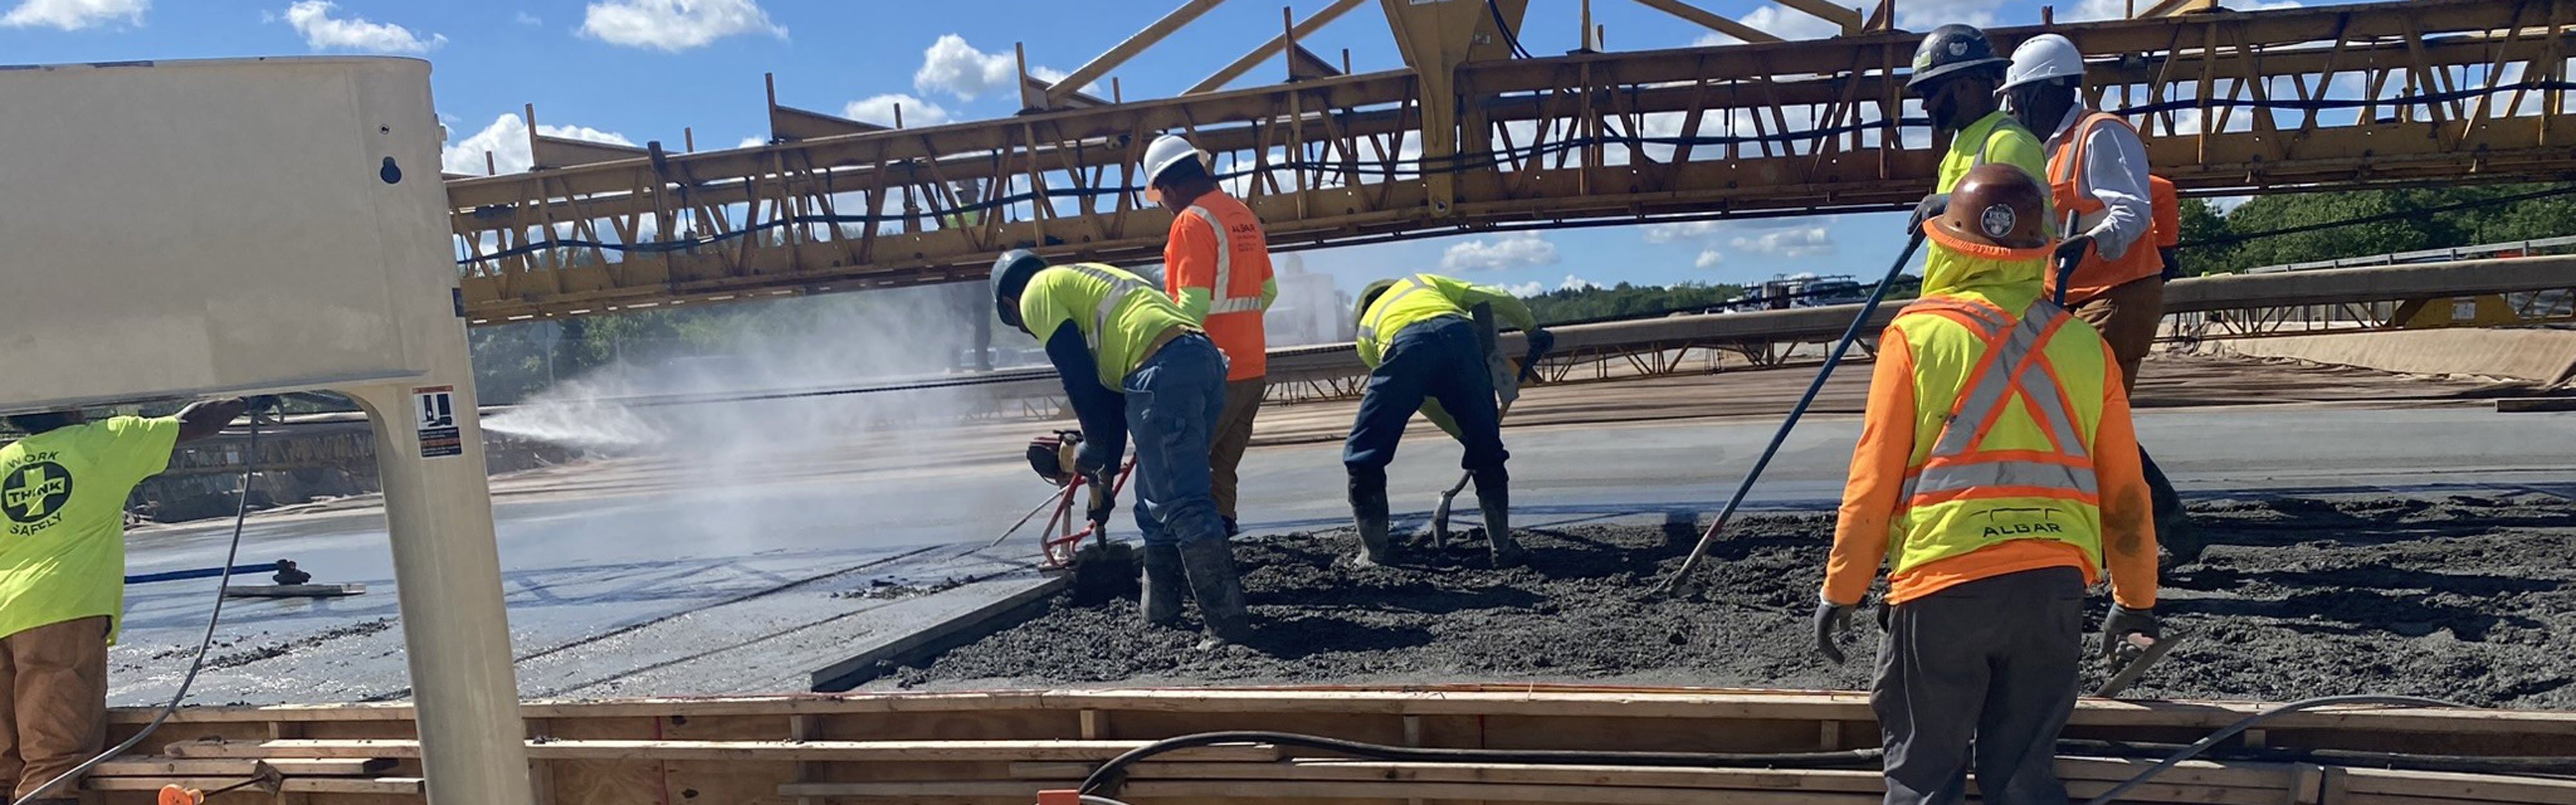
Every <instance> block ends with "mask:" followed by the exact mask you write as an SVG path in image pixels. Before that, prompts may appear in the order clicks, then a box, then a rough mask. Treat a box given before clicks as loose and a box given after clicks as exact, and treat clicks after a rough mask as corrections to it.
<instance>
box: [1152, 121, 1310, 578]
mask: <svg viewBox="0 0 2576 805" xmlns="http://www.w3.org/2000/svg"><path fill="white" fill-rule="evenodd" d="M1144 168H1145V176H1146V189H1145V196H1146V198H1149V199H1151V200H1153V201H1154V203H1156V204H1160V205H1162V207H1163V209H1166V210H1170V211H1172V232H1171V238H1170V239H1169V240H1166V241H1164V243H1163V290H1164V291H1165V292H1167V293H1169V294H1171V296H1172V301H1174V302H1177V303H1179V304H1180V306H1181V312H1183V313H1187V314H1189V315H1190V317H1191V318H1193V319H1196V320H1198V322H1199V327H1200V328H1201V329H1204V330H1206V331H1207V335H1208V339H1209V340H1212V341H1215V342H1216V348H1217V349H1218V350H1220V351H1222V352H1224V353H1225V360H1226V373H1225V415H1224V416H1221V417H1218V418H1217V422H1216V434H1215V436H1214V437H1212V438H1211V439H1210V442H1211V444H1210V445H1209V449H1210V450H1211V451H1212V452H1210V453H1209V455H1208V472H1209V474H1210V476H1211V477H1213V478H1214V479H1215V482H1216V484H1215V486H1216V509H1217V513H1218V514H1219V515H1221V516H1222V517H1224V518H1225V533H1226V536H1233V535H1234V534H1236V533H1237V532H1238V531H1240V530H1241V527H1240V525H1239V524H1238V521H1237V520H1236V519H1235V516H1236V510H1235V495H1236V492H1235V490H1236V488H1237V486H1236V485H1237V479H1236V475H1235V468H1236V467H1237V466H1240V465H1241V464H1242V463H1243V449H1244V447H1245V446H1246V445H1249V444H1251V442H1252V418H1253V416H1254V415H1256V414H1258V413H1260V411H1261V393H1262V391H1263V388H1264V386H1265V385H1266V382H1265V381H1264V380H1263V376H1264V375H1266V374H1268V373H1269V349H1270V345H1269V343H1268V341H1266V340H1265V339H1264V338H1263V336H1262V330H1261V328H1262V314H1263V312H1264V311H1268V310H1269V309H1270V303H1271V301H1272V300H1275V299H1278V298H1279V283H1278V282H1277V281H1276V280H1273V279H1271V277H1270V240H1269V238H1268V237H1267V236H1265V235H1263V234H1262V232H1261V219H1260V218H1258V217H1255V216H1254V215H1253V214H1252V208H1250V207H1246V206H1243V202H1242V201H1239V200H1236V199H1235V197H1233V196H1230V195H1226V192H1225V191H1224V190H1221V189H1218V188H1217V186H1216V176H1215V175H1213V174H1211V173H1209V172H1208V156H1207V152H1205V151H1201V150H1199V149H1198V147H1197V146H1194V145H1191V144H1190V141H1189V140H1186V139H1182V138H1181V137H1180V136H1179V135H1175V134H1166V135H1163V136H1161V137H1157V138H1154V142H1153V143H1152V144H1150V145H1147V146H1146V147H1145V164H1144Z"/></svg>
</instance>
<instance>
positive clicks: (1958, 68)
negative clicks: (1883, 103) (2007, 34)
mask: <svg viewBox="0 0 2576 805" xmlns="http://www.w3.org/2000/svg"><path fill="white" fill-rule="evenodd" d="M2011 63H2012V60H2011V59H2008V58H2005V57H2002V56H1997V55H1995V45H1994V43H1993V42H1988V41H1986V32H1984V31H1980V30H1977V28H1976V26H1973V25H1955V24H1953V25H1944V26H1941V27H1939V28H1934V29H1932V33H1929V34H1926V35H1924V37H1923V44H1922V46H1920V47H1917V48H1915V49H1914V75H1913V77H1911V78H1907V79H1905V88H1906V89H1908V90H1919V89H1922V87H1923V85H1924V84H1927V83H1930V82H1931V81H1933V80H1934V79H1938V78H1946V77H1949V76H1951V75H1955V74H1957V73H1960V72H1964V71H1968V70H1977V69H1985V68H1992V69H1996V70H2001V69H2003V67H2004V65H2007V64H2011Z"/></svg>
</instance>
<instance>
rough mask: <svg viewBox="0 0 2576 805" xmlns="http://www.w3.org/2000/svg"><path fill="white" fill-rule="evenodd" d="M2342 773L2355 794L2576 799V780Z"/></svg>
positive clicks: (2552, 803) (2544, 804)
mask: <svg viewBox="0 0 2576 805" xmlns="http://www.w3.org/2000/svg"><path fill="white" fill-rule="evenodd" d="M2343 775H2344V786H2345V790H2346V791H2347V792H2349V793H2350V795H2351V796H2355V797H2364V796H2391V797H2395V796H2404V797H2421V798H2439V799H2461V800H2477V801H2480V802H2529V803H2537V804H2538V805H2569V803H2576V780H2554V779H2547V778H2541V777H2504V776H2498V775H2491V774H2458V773H2453V772H2438V771H2390V770H2386V769H2358V768H2347V769H2344V770H2343Z"/></svg>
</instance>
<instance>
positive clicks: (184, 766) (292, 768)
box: [90, 757, 394, 777]
mask: <svg viewBox="0 0 2576 805" xmlns="http://www.w3.org/2000/svg"><path fill="white" fill-rule="evenodd" d="M262 760H265V761H266V762H267V763H268V765H269V767H270V768H274V769H276V770H277V771H278V773H280V774H284V775H286V776H288V777H359V776H365V775H372V774H379V773H382V772H384V771H385V770H387V769H391V768H393V767H394V761H393V759H392V758H300V759H299V758H264V759H262ZM259 762H260V760H253V759H232V758H222V759H204V760H189V759H184V758H167V757H142V758H128V759H122V760H110V761H107V762H105V763H100V764H98V768H95V769H92V770H90V775H91V776H94V777H247V776H250V775H251V774H252V772H253V766H254V764H257V763H259Z"/></svg>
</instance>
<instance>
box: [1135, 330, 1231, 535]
mask: <svg viewBox="0 0 2576 805" xmlns="http://www.w3.org/2000/svg"><path fill="white" fill-rule="evenodd" d="M1119 386H1120V389H1121V390H1122V391H1124V392H1126V395H1127V436H1128V439H1129V440H1130V441H1133V442H1135V444H1136V528H1137V530H1139V531H1142V532H1144V535H1145V544H1147V545H1177V544H1180V543H1184V542H1198V541H1200V540H1211V539H1212V540H1218V541H1223V540H1224V539H1225V522H1224V521H1223V520H1221V519H1219V518H1218V516H1217V511H1216V496H1215V494H1214V491H1213V490H1214V488H1215V487H1214V481H1213V480H1212V478H1211V476H1210V475H1209V474H1208V436H1209V433H1210V432H1211V431H1212V429H1214V428H1215V427H1216V421H1217V419H1218V418H1219V417H1221V416H1223V415H1224V413H1225V356H1224V355H1223V354H1222V353H1219V352H1217V349H1216V344H1215V342H1212V341H1209V340H1208V339H1207V336H1203V335H1198V334H1195V333H1193V334H1190V335H1184V336H1181V337H1179V338H1175V339H1172V340H1171V342H1170V343H1167V344H1164V345H1163V346H1162V348H1161V349H1157V350H1154V354H1153V355H1151V356H1148V357H1146V358H1145V362H1144V363H1143V364H1142V365H1139V366H1137V367H1136V371H1133V372H1129V373H1127V376H1126V377H1125V378H1123V379H1121V380H1120V381H1119Z"/></svg>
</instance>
